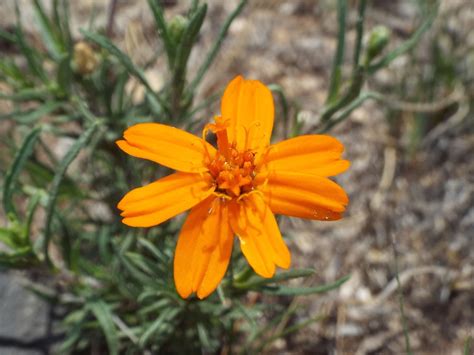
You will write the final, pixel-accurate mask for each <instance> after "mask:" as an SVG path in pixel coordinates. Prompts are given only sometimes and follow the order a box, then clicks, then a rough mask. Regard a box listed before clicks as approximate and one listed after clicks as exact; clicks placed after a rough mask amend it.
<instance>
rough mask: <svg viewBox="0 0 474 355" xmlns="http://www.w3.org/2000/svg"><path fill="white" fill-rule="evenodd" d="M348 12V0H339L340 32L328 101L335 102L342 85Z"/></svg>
mask: <svg viewBox="0 0 474 355" xmlns="http://www.w3.org/2000/svg"><path fill="white" fill-rule="evenodd" d="M346 13H347V0H338V1H337V18H338V24H339V30H338V31H339V32H338V35H337V49H336V54H335V56H334V61H333V65H332V71H331V78H330V81H329V93H328V97H327V100H326V102H328V103H331V102H333V101H334V100H335V99H336V97H337V95H338V93H339V88H340V85H341V75H342V69H341V67H342V62H343V61H344V48H345V43H346Z"/></svg>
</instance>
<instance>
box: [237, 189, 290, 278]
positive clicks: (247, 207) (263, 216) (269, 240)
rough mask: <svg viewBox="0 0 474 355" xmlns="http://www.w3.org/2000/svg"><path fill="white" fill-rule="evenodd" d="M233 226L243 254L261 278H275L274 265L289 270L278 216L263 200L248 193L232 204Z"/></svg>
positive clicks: (287, 253) (287, 251)
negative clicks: (277, 220) (276, 216)
mask: <svg viewBox="0 0 474 355" xmlns="http://www.w3.org/2000/svg"><path fill="white" fill-rule="evenodd" d="M230 223H231V226H232V229H233V231H234V233H236V234H237V235H238V237H239V239H240V247H241V249H242V253H243V254H244V256H245V257H246V259H247V260H248V262H249V264H250V266H251V267H252V268H253V269H254V270H255V272H256V273H257V274H259V275H260V276H262V277H267V278H268V277H272V276H273V275H274V273H275V265H277V266H280V267H282V268H285V269H287V268H288V267H289V266H290V263H291V256H290V252H289V250H288V247H287V246H286V244H285V242H284V241H283V238H282V236H281V234H280V229H279V228H278V224H277V222H276V220H275V216H274V215H273V213H272V211H271V210H270V208H268V206H267V205H266V203H265V202H264V201H263V198H262V197H261V196H260V195H258V194H255V193H253V194H249V195H247V196H246V197H244V198H243V199H241V200H240V201H238V202H237V201H232V202H231V203H230Z"/></svg>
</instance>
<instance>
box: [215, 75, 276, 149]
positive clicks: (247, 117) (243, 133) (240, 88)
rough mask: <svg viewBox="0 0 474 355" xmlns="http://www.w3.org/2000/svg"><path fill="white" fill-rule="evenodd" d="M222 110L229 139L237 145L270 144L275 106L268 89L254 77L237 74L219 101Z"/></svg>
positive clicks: (244, 146)
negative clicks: (227, 122)
mask: <svg viewBox="0 0 474 355" xmlns="http://www.w3.org/2000/svg"><path fill="white" fill-rule="evenodd" d="M221 114H222V118H223V119H224V120H229V128H228V130H227V132H228V137H229V142H231V143H232V142H236V144H237V149H239V150H245V149H252V150H258V149H262V148H265V147H267V146H268V145H269V144H270V137H271V135H272V129H273V119H274V106H273V97H272V93H271V92H270V90H269V89H268V88H267V87H266V86H265V85H263V84H262V83H261V82H260V81H257V80H245V79H244V78H243V77H242V76H240V75H239V76H237V77H236V78H235V79H234V80H232V81H231V82H230V83H229V85H228V86H227V88H226V90H225V92H224V95H223V97H222V103H221Z"/></svg>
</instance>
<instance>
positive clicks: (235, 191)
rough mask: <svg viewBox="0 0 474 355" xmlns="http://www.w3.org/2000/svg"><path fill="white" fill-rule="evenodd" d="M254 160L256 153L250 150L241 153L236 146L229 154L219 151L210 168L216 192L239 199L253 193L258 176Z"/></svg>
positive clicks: (231, 148)
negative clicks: (255, 179) (256, 176)
mask: <svg viewBox="0 0 474 355" xmlns="http://www.w3.org/2000/svg"><path fill="white" fill-rule="evenodd" d="M254 160H255V156H254V153H252V152H251V151H250V150H246V151H244V152H239V151H238V150H237V149H236V148H235V144H233V145H232V146H231V147H229V148H228V151H227V152H221V151H218V152H217V154H216V156H215V158H214V160H212V161H211V162H210V164H209V166H208V167H209V172H210V173H211V175H212V177H213V178H214V181H215V184H216V192H220V193H224V194H226V195H228V196H230V197H238V196H240V194H243V193H247V192H250V191H252V190H253V187H254V186H253V179H254V177H255V175H256V173H255V164H254Z"/></svg>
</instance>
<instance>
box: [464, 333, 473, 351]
mask: <svg viewBox="0 0 474 355" xmlns="http://www.w3.org/2000/svg"><path fill="white" fill-rule="evenodd" d="M471 343H472V336H471V335H469V336H468V337H467V339H466V343H465V344H464V355H469V354H472V353H471Z"/></svg>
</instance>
